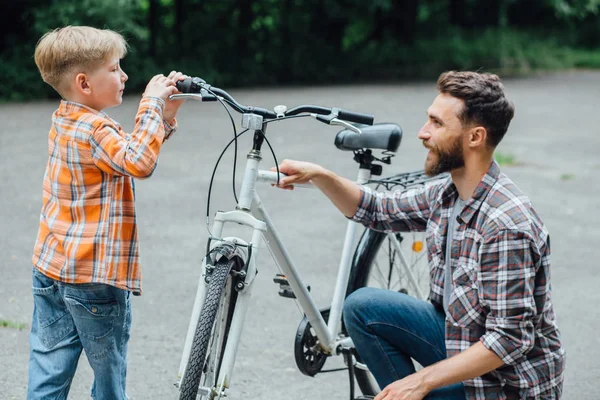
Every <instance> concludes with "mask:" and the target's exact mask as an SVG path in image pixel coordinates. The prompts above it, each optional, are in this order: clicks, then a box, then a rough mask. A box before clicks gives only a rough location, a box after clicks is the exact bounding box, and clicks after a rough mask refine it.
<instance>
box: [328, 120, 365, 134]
mask: <svg viewBox="0 0 600 400" xmlns="http://www.w3.org/2000/svg"><path fill="white" fill-rule="evenodd" d="M329 124H330V125H341V126H343V127H346V128H348V129H350V130H351V131H353V132H356V133H358V134H359V135H362V131H361V130H360V129H359V128H358V127H356V126H354V125H352V124H351V123H349V122H346V121H344V120H341V119H337V118H333V119H332V120H331V122H330V123H329Z"/></svg>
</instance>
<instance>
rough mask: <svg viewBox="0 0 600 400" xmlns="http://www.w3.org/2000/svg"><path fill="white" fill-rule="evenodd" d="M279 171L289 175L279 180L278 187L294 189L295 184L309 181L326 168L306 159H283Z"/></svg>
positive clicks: (273, 169) (272, 169)
mask: <svg viewBox="0 0 600 400" xmlns="http://www.w3.org/2000/svg"><path fill="white" fill-rule="evenodd" d="M271 171H276V169H275V168H271ZM279 172H281V173H283V174H286V175H287V176H286V177H285V178H281V179H280V180H279V185H277V187H279V188H281V189H286V190H294V185H295V184H302V183H308V182H309V181H310V180H311V179H313V178H314V177H316V176H317V175H319V174H321V173H324V172H325V169H324V168H323V167H321V166H320V165H317V164H313V163H309V162H306V161H294V160H283V162H282V163H281V164H280V165H279Z"/></svg>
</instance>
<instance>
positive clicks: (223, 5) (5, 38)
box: [0, 0, 600, 101]
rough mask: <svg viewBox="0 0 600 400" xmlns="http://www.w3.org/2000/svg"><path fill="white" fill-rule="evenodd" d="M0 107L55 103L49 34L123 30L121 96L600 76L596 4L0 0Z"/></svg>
mask: <svg viewBox="0 0 600 400" xmlns="http://www.w3.org/2000/svg"><path fill="white" fill-rule="evenodd" d="M0 4H2V6H1V10H2V17H1V18H2V21H3V23H2V24H0V100H4V101H6V100H8V101H10V100H27V99H39V98H45V97H56V96H57V95H56V94H55V93H53V90H52V89H51V88H50V87H49V86H48V85H46V84H45V83H44V82H43V81H42V80H41V78H40V76H39V74H38V72H37V69H36V67H35V63H34V61H33V52H34V49H35V44H36V42H37V40H38V39H39V38H40V37H41V35H43V34H44V33H45V32H47V31H48V30H51V29H54V28H57V27H61V26H65V25H90V26H95V27H98V28H109V29H113V30H116V31H119V32H121V33H122V34H123V35H124V36H125V37H126V38H127V40H128V43H129V45H130V51H129V54H128V55H127V57H126V58H125V59H124V61H123V68H124V69H125V71H126V72H127V73H128V74H129V78H130V79H129V82H128V91H131V90H133V91H141V90H143V87H144V86H145V83H146V82H147V81H148V79H149V78H150V77H151V76H152V75H154V74H156V73H159V72H163V73H166V72H168V71H170V70H172V69H177V70H181V71H184V72H185V73H187V74H189V75H195V76H201V77H203V78H204V79H206V80H207V81H208V82H210V83H212V84H215V85H217V86H221V87H233V86H265V85H282V84H285V85H289V84H314V83H336V82H344V83H349V82H356V81H361V82H366V81H368V82H373V81H390V80H400V79H415V78H431V77H435V76H437V75H438V74H439V73H440V72H441V71H443V70H446V69H478V70H486V71H495V72H499V73H502V74H504V75H508V74H524V73H529V72H532V71H537V70H550V69H565V68H600V15H599V11H600V0H403V1H400V0H371V1H363V0H255V1H252V0H77V1H74V0H51V1H48V0H21V1H19V2H17V1H12V0H0Z"/></svg>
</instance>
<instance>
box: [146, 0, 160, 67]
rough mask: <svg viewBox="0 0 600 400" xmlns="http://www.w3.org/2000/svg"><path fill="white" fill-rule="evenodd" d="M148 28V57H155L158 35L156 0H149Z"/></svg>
mask: <svg viewBox="0 0 600 400" xmlns="http://www.w3.org/2000/svg"><path fill="white" fill-rule="evenodd" d="M148 30H149V31H150V39H149V43H148V54H149V55H150V57H156V42H157V37H158V0H150V8H149V10H148Z"/></svg>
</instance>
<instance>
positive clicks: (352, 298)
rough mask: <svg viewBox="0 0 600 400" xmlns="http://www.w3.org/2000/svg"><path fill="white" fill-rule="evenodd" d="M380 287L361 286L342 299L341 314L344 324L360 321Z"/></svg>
mask: <svg viewBox="0 0 600 400" xmlns="http://www.w3.org/2000/svg"><path fill="white" fill-rule="evenodd" d="M378 291H380V289H375V288H369V287H363V288H360V289H358V290H356V291H354V292H352V293H350V295H349V296H348V297H346V300H345V301H344V309H343V316H344V322H345V323H346V326H348V325H354V324H356V323H360V321H361V320H362V318H361V317H362V316H363V315H364V313H365V311H368V309H369V308H370V307H369V304H370V303H371V302H372V301H373V299H374V297H375V296H376V295H377V292H378Z"/></svg>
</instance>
